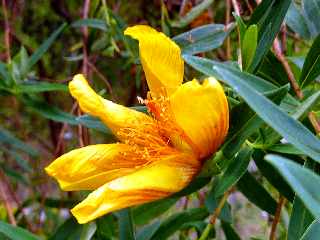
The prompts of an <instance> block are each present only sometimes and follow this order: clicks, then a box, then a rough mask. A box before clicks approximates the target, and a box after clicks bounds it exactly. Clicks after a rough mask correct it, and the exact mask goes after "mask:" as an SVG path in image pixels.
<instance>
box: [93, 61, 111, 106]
mask: <svg viewBox="0 0 320 240" xmlns="http://www.w3.org/2000/svg"><path fill="white" fill-rule="evenodd" d="M88 66H89V67H90V68H91V69H92V71H94V72H95V73H96V74H97V76H98V77H99V78H100V79H101V80H102V81H103V82H104V83H105V84H106V85H107V89H108V92H109V93H110V95H111V98H112V99H113V100H116V98H115V96H114V95H113V91H112V87H111V84H110V83H109V81H108V79H107V78H106V77H105V76H104V75H103V74H102V73H101V72H100V71H99V69H98V68H97V67H96V66H95V65H94V64H92V63H91V62H90V61H88Z"/></svg>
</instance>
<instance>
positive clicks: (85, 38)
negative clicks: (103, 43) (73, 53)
mask: <svg viewBox="0 0 320 240" xmlns="http://www.w3.org/2000/svg"><path fill="white" fill-rule="evenodd" d="M89 7H90V0H85V1H84V5H83V12H82V19H87V18H88V14H89ZM88 35H89V33H88V27H82V43H83V45H82V46H83V62H82V73H83V74H84V75H85V76H86V77H87V75H88V50H87V43H88Z"/></svg>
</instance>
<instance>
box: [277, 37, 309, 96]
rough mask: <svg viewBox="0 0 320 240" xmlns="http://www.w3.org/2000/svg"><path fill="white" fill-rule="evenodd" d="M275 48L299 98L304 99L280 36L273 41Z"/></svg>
mask: <svg viewBox="0 0 320 240" xmlns="http://www.w3.org/2000/svg"><path fill="white" fill-rule="evenodd" d="M273 49H274V52H275V55H276V57H277V58H278V60H279V61H280V62H281V64H282V66H283V67H284V69H285V71H286V73H287V75H288V78H289V81H290V84H291V86H292V88H293V90H294V92H295V93H296V95H297V96H298V98H299V99H303V93H302V91H301V89H300V87H299V85H298V83H297V81H296V79H295V77H294V74H293V72H292V71H291V68H290V65H289V63H288V61H287V59H286V57H285V56H284V55H283V53H282V50H281V47H280V42H279V40H278V38H276V39H275V40H274V42H273Z"/></svg>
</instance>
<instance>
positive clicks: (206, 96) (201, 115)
mask: <svg viewBox="0 0 320 240" xmlns="http://www.w3.org/2000/svg"><path fill="white" fill-rule="evenodd" d="M170 106H171V111H172V115H173V118H174V121H175V122H176V124H177V125H178V126H179V127H180V128H181V129H182V130H183V131H184V133H185V134H186V135H187V136H188V138H189V139H190V140H191V141H192V143H193V145H194V146H193V150H194V151H195V153H196V155H198V156H199V157H200V158H205V157H207V156H209V155H210V154H212V153H213V152H215V151H216V150H217V148H218V147H219V146H220V145H221V143H222V142H223V140H224V138H225V136H226V135H227V131H228V127H229V110H228V102H227V99H226V96H225V94H224V91H223V88H222V86H221V85H220V83H219V82H218V81H217V80H215V79H214V78H209V79H206V80H205V81H204V82H203V84H202V85H201V84H199V83H198V81H197V80H193V81H190V82H187V83H185V84H183V85H181V86H180V87H179V88H178V89H177V91H176V92H175V93H174V94H173V95H172V96H171V97H170ZM174 143H175V141H174ZM176 145H177V146H176V147H178V148H179V147H180V146H179V145H180V143H179V142H178V141H177V142H176Z"/></svg>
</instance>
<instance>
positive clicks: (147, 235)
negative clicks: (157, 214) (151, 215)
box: [137, 220, 161, 240]
mask: <svg viewBox="0 0 320 240" xmlns="http://www.w3.org/2000/svg"><path fill="white" fill-rule="evenodd" d="M160 226H161V222H160V221H159V220H156V221H155V222H153V223H151V224H149V225H147V226H144V227H143V228H141V229H140V230H139V232H138V233H137V240H150V239H152V236H153V235H154V234H155V233H156V232H157V230H158V229H159V227H160Z"/></svg>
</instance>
